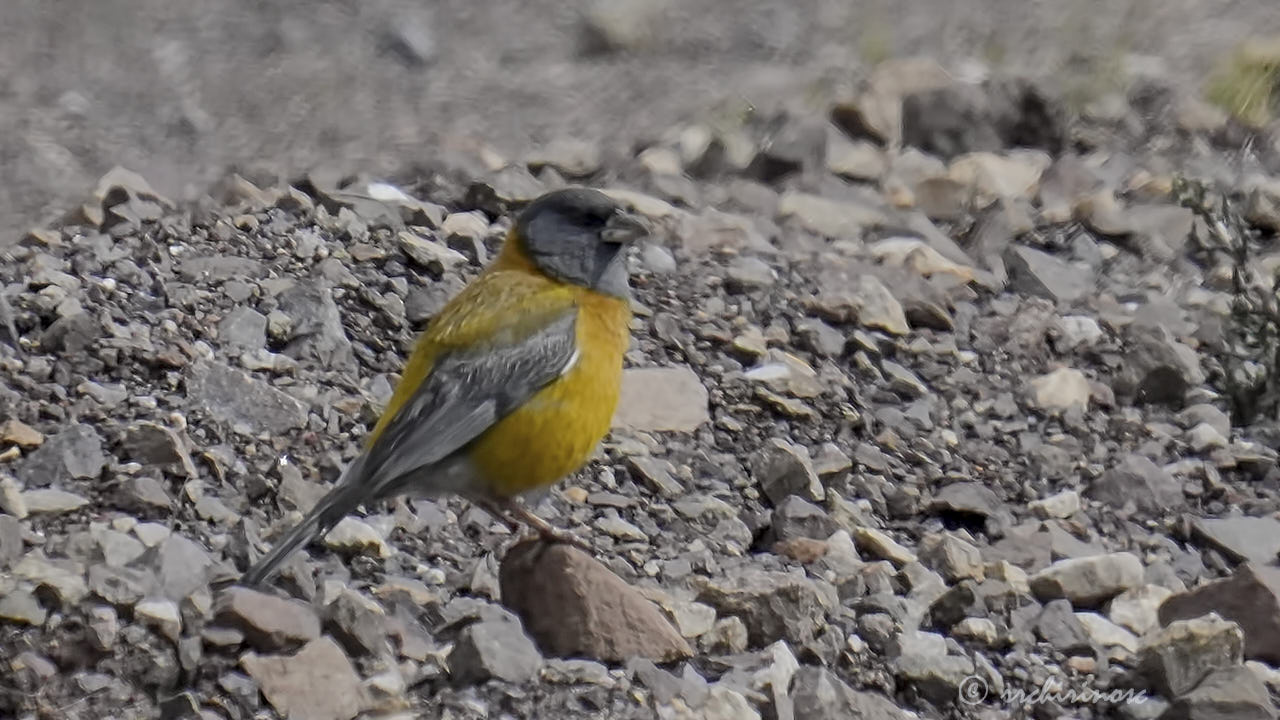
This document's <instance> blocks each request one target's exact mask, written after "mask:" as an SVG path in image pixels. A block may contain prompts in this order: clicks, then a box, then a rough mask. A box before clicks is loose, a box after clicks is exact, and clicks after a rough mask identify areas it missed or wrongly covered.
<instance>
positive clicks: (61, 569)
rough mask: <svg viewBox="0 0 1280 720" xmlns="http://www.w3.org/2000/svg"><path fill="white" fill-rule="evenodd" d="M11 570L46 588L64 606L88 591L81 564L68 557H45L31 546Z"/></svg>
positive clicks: (77, 599)
mask: <svg viewBox="0 0 1280 720" xmlns="http://www.w3.org/2000/svg"><path fill="white" fill-rule="evenodd" d="M12 572H13V577H16V578H20V579H22V580H28V581H30V582H31V583H32V584H33V585H35V586H36V588H37V589H42V588H43V589H45V590H47V591H48V592H49V594H50V595H52V597H53V598H54V599H55V600H56V602H57V603H58V604H59V605H60V606H62V607H64V608H65V607H71V606H74V605H75V604H76V603H79V602H80V601H81V600H83V599H84V597H85V596H86V595H88V594H89V586H88V584H86V583H85V579H84V578H85V574H84V566H83V565H81V564H80V563H77V562H74V561H71V560H49V559H46V558H45V557H44V556H43V555H42V554H41V553H39V552H38V551H35V550H33V551H31V552H29V553H27V554H26V555H24V556H23V557H22V559H21V560H19V561H18V563H17V564H16V565H14V566H13V570H12ZM42 597H43V596H42Z"/></svg>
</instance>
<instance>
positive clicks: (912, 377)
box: [880, 360, 929, 400]
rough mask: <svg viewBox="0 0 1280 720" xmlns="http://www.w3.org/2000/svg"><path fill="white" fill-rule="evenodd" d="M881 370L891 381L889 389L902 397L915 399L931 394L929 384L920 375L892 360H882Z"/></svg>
mask: <svg viewBox="0 0 1280 720" xmlns="http://www.w3.org/2000/svg"><path fill="white" fill-rule="evenodd" d="M880 371H881V372H883V373H884V376H885V379H886V380H888V381H889V390H890V391H892V392H894V393H896V394H897V395H899V396H901V397H904V398H906V399H908V400H915V399H917V398H922V397H926V396H928V394H929V386H928V385H925V384H924V381H923V380H921V379H920V378H919V376H917V375H916V374H915V373H913V372H911V371H910V370H908V369H907V368H905V367H903V366H901V365H899V364H898V363H896V362H893V361H892V360H882V361H881V362H880Z"/></svg>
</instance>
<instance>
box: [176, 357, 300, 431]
mask: <svg viewBox="0 0 1280 720" xmlns="http://www.w3.org/2000/svg"><path fill="white" fill-rule="evenodd" d="M187 398H188V400H190V401H191V402H192V403H193V404H194V406H195V407H197V408H200V409H201V410H203V411H204V412H207V413H209V415H210V416H211V417H213V418H214V419H215V420H220V421H222V422H225V423H229V424H231V425H239V426H243V427H245V428H247V429H248V430H249V431H250V432H253V433H269V434H272V435H276V434H283V433H287V432H289V431H291V430H296V429H298V428H300V427H302V426H303V425H304V424H306V422H307V408H306V406H304V405H303V404H302V403H300V402H298V401H297V400H295V399H294V398H293V397H292V396H290V395H288V394H286V393H284V392H281V391H280V390H277V389H275V388H274V387H272V386H271V385H269V384H267V383H265V382H263V381H261V380H259V379H257V378H255V377H252V376H250V375H247V374H245V373H243V372H241V371H239V370H236V369H234V368H230V367H227V366H226V365H223V364H221V363H216V362H199V363H195V364H194V365H192V366H191V370H190V371H189V372H188V374H187Z"/></svg>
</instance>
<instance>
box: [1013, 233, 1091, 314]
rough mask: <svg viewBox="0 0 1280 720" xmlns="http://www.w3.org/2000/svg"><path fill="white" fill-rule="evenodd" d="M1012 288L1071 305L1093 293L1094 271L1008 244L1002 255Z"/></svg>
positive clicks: (1042, 253)
mask: <svg viewBox="0 0 1280 720" xmlns="http://www.w3.org/2000/svg"><path fill="white" fill-rule="evenodd" d="M1004 261H1005V266H1006V267H1007V268H1008V271H1009V285H1010V287H1012V288H1013V289H1014V290H1017V291H1019V292H1023V293H1027V294H1029V295H1036V296H1039V297H1043V298H1047V299H1049V300H1052V301H1054V302H1058V303H1064V304H1070V303H1073V302H1075V301H1077V300H1080V299H1082V298H1084V297H1087V296H1088V295H1090V294H1092V293H1093V288H1094V277H1093V271H1092V270H1090V269H1089V268H1087V267H1080V266H1077V265H1074V264H1072V263H1069V262H1067V261H1065V260H1062V259H1059V258H1056V257H1054V256H1052V255H1050V254H1048V253H1046V252H1043V251H1041V250H1036V249H1035V248H1029V247H1023V246H1021V245H1010V246H1009V249H1008V250H1007V251H1005V254H1004Z"/></svg>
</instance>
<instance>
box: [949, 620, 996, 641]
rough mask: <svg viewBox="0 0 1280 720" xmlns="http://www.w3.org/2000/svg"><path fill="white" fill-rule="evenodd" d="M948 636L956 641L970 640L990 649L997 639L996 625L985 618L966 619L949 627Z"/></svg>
mask: <svg viewBox="0 0 1280 720" xmlns="http://www.w3.org/2000/svg"><path fill="white" fill-rule="evenodd" d="M950 635H951V637H953V638H956V639H957V640H972V641H974V642H977V643H979V644H981V645H984V646H987V647H990V646H991V645H994V644H995V642H996V638H998V637H999V631H998V630H997V628H996V624H995V623H994V622H992V621H991V620H989V619H987V618H976V617H968V618H965V619H963V620H961V621H960V622H958V623H956V624H955V625H952V626H951V630H950Z"/></svg>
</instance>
